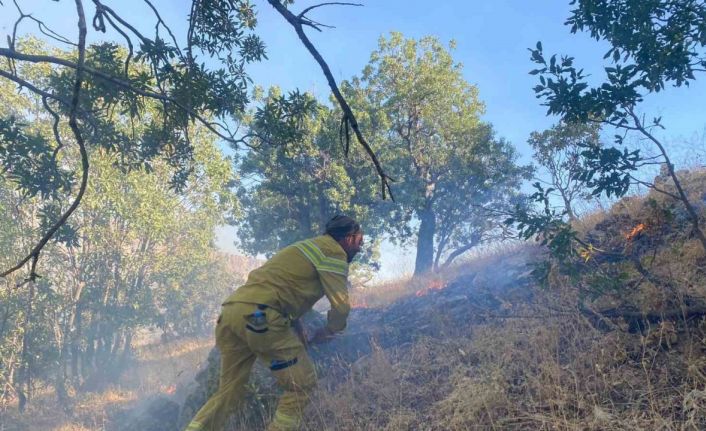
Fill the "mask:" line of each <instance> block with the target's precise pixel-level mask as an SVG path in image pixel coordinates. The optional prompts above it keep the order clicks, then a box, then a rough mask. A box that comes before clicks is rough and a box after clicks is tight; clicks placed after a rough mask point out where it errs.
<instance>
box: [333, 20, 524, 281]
mask: <svg viewBox="0 0 706 431" xmlns="http://www.w3.org/2000/svg"><path fill="white" fill-rule="evenodd" d="M449 48H450V49H453V43H452V44H451V46H450V47H449ZM344 88H346V89H347V91H348V92H350V94H351V96H350V98H351V100H354V101H355V103H354V105H355V106H359V107H360V109H361V110H363V111H367V114H366V118H370V120H369V121H370V123H371V125H370V127H368V130H371V131H374V133H375V134H376V135H375V136H376V140H377V141H378V142H380V147H379V148H376V150H377V151H378V153H379V154H380V156H381V159H382V160H383V161H384V163H386V165H387V166H388V167H389V169H390V172H391V173H392V176H393V177H394V178H395V179H396V180H398V181H399V185H398V187H397V203H398V205H396V206H394V207H393V208H392V212H393V215H392V217H390V216H389V215H388V219H390V220H392V223H393V225H394V229H395V230H396V232H397V236H398V238H400V239H405V238H407V237H408V236H409V232H410V228H411V227H412V226H416V240H417V255H416V263H415V274H421V273H424V272H427V271H429V270H431V269H432V268H433V267H439V265H443V264H448V263H450V262H451V261H452V260H453V259H455V258H456V257H457V256H459V255H461V254H462V253H464V252H465V251H467V250H470V249H471V248H473V247H475V246H477V245H479V244H481V242H482V241H484V240H486V239H489V237H490V236H491V235H494V234H496V233H498V232H497V227H498V224H497V223H496V222H495V221H494V217H493V216H492V213H493V212H494V211H497V210H499V209H500V207H502V206H504V205H506V204H507V203H508V202H510V201H511V197H512V195H513V194H514V193H515V192H516V191H517V188H518V187H519V183H520V181H521V180H522V178H523V177H524V176H526V174H528V172H529V169H528V168H527V167H520V166H517V164H516V159H517V154H516V152H515V149H514V148H513V147H512V146H511V145H510V144H508V143H507V142H506V141H504V140H503V139H498V138H497V137H496V136H495V134H494V132H493V130H492V127H491V126H490V125H488V124H485V123H483V122H482V121H481V119H480V116H481V114H482V113H483V109H484V108H483V104H482V102H481V101H480V100H479V98H478V89H477V88H476V87H475V86H473V85H470V84H469V83H468V82H466V80H465V79H464V77H463V75H462V67H461V65H460V64H457V63H455V62H454V60H453V58H452V56H451V53H450V50H449V49H447V48H445V47H444V46H443V45H442V44H441V43H440V42H439V41H438V40H437V39H435V38H433V37H425V38H422V39H420V40H414V39H405V38H404V37H403V35H401V34H399V33H393V34H392V35H391V36H390V37H389V38H382V39H381V40H380V46H379V48H378V50H377V51H375V52H374V53H373V54H372V56H371V59H370V63H369V65H368V66H367V67H366V68H365V70H364V72H363V75H362V76H361V77H360V78H356V79H354V80H353V81H352V82H351V83H350V84H347V85H346V86H345V87H344ZM489 209H492V210H494V211H488V210H489ZM414 220H416V223H415V221H414ZM443 258H445V259H443Z"/></svg>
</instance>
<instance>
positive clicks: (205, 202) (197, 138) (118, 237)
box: [0, 69, 240, 396]
mask: <svg viewBox="0 0 706 431" xmlns="http://www.w3.org/2000/svg"><path fill="white" fill-rule="evenodd" d="M27 71H28V72H33V73H35V72H36V73H38V74H40V76H41V73H42V71H41V70H36V69H34V70H27ZM0 97H1V98H2V99H3V100H7V99H11V98H12V97H13V94H12V93H11V92H9V93H6V92H2V93H0ZM13 102H14V101H13ZM19 102H20V103H18V105H17V106H18V107H21V108H22V109H16V110H15V113H14V114H15V115H19V114H24V115H25V116H26V117H25V118H18V119H17V121H16V122H17V124H21V123H25V124H27V126H25V128H24V129H23V131H22V133H26V134H28V136H30V135H29V134H32V136H38V137H39V138H36V139H38V140H41V139H40V138H42V137H44V136H47V135H49V134H51V133H53V131H52V124H53V119H52V117H51V116H47V115H35V112H41V111H38V110H40V109H41V105H40V104H41V102H40V101H38V100H36V99H33V98H31V97H23V98H21V99H20V100H19ZM146 112H148V113H149V115H152V114H153V113H154V112H155V111H146ZM27 118H33V119H34V121H32V122H29V121H27ZM115 118H116V119H117V120H120V121H116V122H114V123H112V127H114V128H115V134H116V135H121V136H133V137H134V138H135V139H134V140H135V142H141V141H144V140H146V139H147V140H148V139H149V135H150V134H151V133H152V132H153V130H154V129H152V128H150V127H149V125H148V126H145V125H144V124H143V123H137V124H134V123H132V122H131V121H129V118H128V117H125V116H117V115H116V117H115ZM106 124H107V123H106ZM10 130H12V129H10ZM57 132H58V133H60V134H62V135H64V136H65V135H66V129H65V124H63V122H62V123H61V124H59V126H58V127H57ZM18 136H20V135H18ZM105 138H106V139H108V140H109V139H110V136H106V137H105ZM22 139H24V138H22ZM22 139H19V141H20V143H21V142H22ZM27 139H28V140H29V139H30V138H27ZM42 142H52V141H49V140H44V141H42ZM190 145H191V148H192V149H193V151H192V154H191V156H190V162H189V165H190V167H189V171H190V175H189V176H188V177H187V178H185V179H184V183H183V186H182V187H181V189H180V191H179V192H177V191H175V190H174V188H173V187H172V183H173V181H172V179H173V175H174V173H175V171H178V170H179V167H175V166H173V165H172V164H171V163H170V162H169V161H165V160H163V159H159V158H157V159H155V160H153V161H151V162H150V164H149V169H136V168H130V167H128V168H126V163H124V162H125V160H126V158H127V157H129V154H126V153H125V152H116V151H113V150H111V149H110V148H108V146H109V145H106V144H101V145H96V146H91V147H90V148H89V151H90V157H91V162H92V164H91V176H90V177H89V183H88V190H87V193H86V195H85V199H84V201H83V203H82V205H81V206H80V207H79V209H78V210H77V212H76V213H74V218H73V223H72V225H71V229H72V231H71V232H70V235H69V234H64V233H63V231H60V232H59V237H58V238H59V239H62V240H63V241H62V243H53V244H50V245H49V246H48V247H47V248H46V249H45V250H44V251H43V253H42V256H43V258H44V259H45V260H46V262H47V267H46V270H45V271H44V273H43V274H42V276H43V277H42V278H41V279H40V280H39V282H37V283H35V284H34V285H33V286H32V287H31V289H26V288H25V289H3V296H2V307H0V351H2V352H3V356H2V359H0V369H2V372H3V375H4V376H5V377H7V378H9V376H10V375H13V371H14V378H13V381H12V383H13V384H14V385H15V388H16V389H20V390H25V388H24V385H25V384H27V383H29V382H30V381H31V380H32V379H41V380H43V381H44V382H51V383H52V384H54V385H56V386H57V389H58V388H61V387H63V386H64V385H65V384H70V385H76V386H78V385H83V387H84V388H91V387H95V385H98V384H100V382H101V381H103V380H104V379H109V378H110V376H108V375H106V373H105V369H107V368H109V367H114V366H117V368H114V369H116V370H119V369H120V368H119V367H120V366H124V365H125V364H126V360H127V359H129V357H130V348H131V347H130V346H131V340H132V337H133V334H135V332H136V331H137V330H138V329H142V328H156V327H159V328H161V329H162V330H163V331H164V332H165V333H169V334H172V335H187V334H195V333H203V332H204V331H205V330H206V329H207V328H210V325H211V323H212V321H213V318H214V316H215V315H216V314H217V307H218V305H219V301H220V298H222V297H223V296H225V295H226V293H227V292H228V291H229V290H230V289H232V286H233V285H234V284H235V283H236V280H234V278H233V276H232V275H231V273H230V270H229V269H228V268H227V267H226V266H225V264H224V263H223V262H222V257H221V256H220V255H219V254H218V253H217V252H216V251H215V247H214V229H215V227H216V226H217V225H220V224H223V223H224V222H225V221H226V220H232V219H233V218H235V217H237V216H238V214H239V211H240V207H239V204H238V201H237V197H236V196H235V194H234V193H233V191H232V190H231V185H232V183H233V181H234V178H235V175H234V172H233V166H232V160H230V159H228V158H225V157H224V156H223V155H222V153H221V151H220V150H219V148H218V147H217V146H216V144H215V142H214V140H213V137H212V135H211V134H209V133H208V132H207V131H206V130H205V129H203V128H200V127H194V128H193V130H192V133H191V136H190ZM54 149H55V148H54ZM8 154H10V153H8ZM57 154H58V155H57V158H59V159H61V160H62V163H61V166H65V167H67V168H70V167H71V163H70V161H71V160H74V157H75V156H76V148H75V147H73V146H69V147H66V148H62V149H61V150H60V151H59V152H58V153H57ZM13 166H17V165H16V164H15V165H13ZM30 166H32V167H34V166H33V165H30ZM8 172H10V170H8ZM38 174H41V173H38ZM15 184H16V183H14V182H13V181H12V180H11V179H10V178H7V179H5V178H4V177H0V245H1V246H3V250H4V251H5V252H6V253H3V256H2V258H1V259H0V263H2V264H3V266H9V265H10V264H12V263H13V261H14V259H16V258H17V256H18V255H20V254H22V253H25V252H26V248H27V247H28V244H31V242H32V241H34V240H35V237H36V236H37V235H38V231H39V233H41V232H43V230H44V229H45V226H43V224H45V223H46V222H48V221H49V220H52V221H53V220H56V217H57V214H58V212H59V211H60V209H58V208H55V207H54V205H57V204H58V202H57V201H53V200H44V199H42V196H41V193H37V194H36V195H35V196H32V195H26V194H22V193H20V192H22V191H23V190H22V189H20V190H13V188H14V186H15ZM50 211H53V213H48V212H50ZM64 228H65V229H69V228H68V227H67V226H65V227H64ZM15 281H16V280H8V283H9V282H13V283H14V282H15ZM30 303H31V305H32V308H31V314H30V315H28V314H27V312H28V310H29V305H28V304H30ZM27 319H28V320H27ZM26 322H29V323H26ZM25 333H27V334H29V335H28V336H27V337H24V336H23V335H24V334H25ZM23 346H25V347H26V349H27V351H28V352H29V353H28V356H27V357H22V356H19V355H20V352H21V351H22V349H23ZM5 353H7V355H5ZM26 366H30V368H29V369H31V374H21V373H18V372H17V371H18V370H22V369H24V368H25V367H26ZM1 395H2V394H0V396H1Z"/></svg>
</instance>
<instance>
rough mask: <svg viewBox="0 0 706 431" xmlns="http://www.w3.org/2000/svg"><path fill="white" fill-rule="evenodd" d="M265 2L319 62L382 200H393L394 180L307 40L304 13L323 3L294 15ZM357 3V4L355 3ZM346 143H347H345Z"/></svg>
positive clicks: (275, 2) (277, 4) (275, 3)
mask: <svg viewBox="0 0 706 431" xmlns="http://www.w3.org/2000/svg"><path fill="white" fill-rule="evenodd" d="M267 2H268V3H269V4H270V5H272V7H274V8H275V10H276V11H277V12H279V14H280V15H282V17H284V19H286V20H287V22H288V23H289V24H291V25H292V27H294V30H295V31H296V33H297V36H299V40H301V41H302V43H303V44H304V46H305V47H306V49H307V50H308V51H309V53H310V54H311V55H312V56H313V57H314V59H315V60H316V62H317V63H318V64H319V66H320V67H321V70H322V71H323V72H324V75H325V76H326V80H327V81H328V85H329V87H330V88H331V92H332V93H333V95H334V97H335V98H336V101H337V102H338V104H339V105H340V106H341V110H342V111H343V122H345V124H346V125H349V126H350V128H351V129H353V133H355V136H356V138H357V139H358V143H359V144H360V145H361V146H362V147H363V149H365V152H366V153H367V154H368V156H369V157H370V160H371V161H372V162H373V165H374V166H375V170H376V171H377V174H378V176H379V177H380V182H381V189H382V198H383V200H384V199H385V198H386V195H387V193H390V199H392V200H394V199H395V198H394V195H393V194H392V189H391V188H390V182H393V181H394V180H393V179H392V178H390V177H389V176H388V175H387V174H386V173H385V171H384V170H383V168H382V165H381V164H380V161H379V160H378V158H377V156H376V155H375V152H374V151H373V150H372V148H370V145H369V144H368V142H367V140H366V139H365V136H363V133H362V132H361V131H360V127H359V126H358V120H357V119H356V117H355V114H353V110H352V109H351V107H350V106H349V105H348V102H347V101H346V99H345V98H344V97H343V94H341V91H340V90H339V88H338V84H337V83H336V80H335V79H334V77H333V74H332V73H331V69H330V68H329V66H328V64H327V63H326V61H325V60H324V59H323V57H322V56H321V54H320V53H319V51H318V50H317V49H316V47H314V44H313V43H311V40H309V37H308V36H307V35H306V33H305V32H304V25H310V23H309V22H308V21H307V20H306V17H304V14H305V13H306V12H307V11H309V10H311V9H313V8H315V7H320V6H324V5H325V3H323V4H320V5H315V6H312V7H310V8H308V10H307V9H305V10H304V12H302V13H301V14H299V15H294V14H293V13H292V12H291V11H290V10H289V9H287V8H286V7H285V6H284V5H283V4H282V3H281V2H280V1H279V0H267ZM329 4H344V3H337V2H336V3H329ZM355 5H357V4H355ZM357 6H359V5H357ZM346 145H347V144H346Z"/></svg>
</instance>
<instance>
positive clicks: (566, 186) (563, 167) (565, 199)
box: [528, 123, 600, 221]
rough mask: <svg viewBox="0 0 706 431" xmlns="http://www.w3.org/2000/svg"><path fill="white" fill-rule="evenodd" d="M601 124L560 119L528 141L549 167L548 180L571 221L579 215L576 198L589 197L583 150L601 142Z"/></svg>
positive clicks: (540, 162)
mask: <svg viewBox="0 0 706 431" xmlns="http://www.w3.org/2000/svg"><path fill="white" fill-rule="evenodd" d="M599 130H600V129H599V126H598V125H597V124H569V123H559V124H557V125H555V126H552V128H551V129H549V130H545V131H543V132H532V134H531V135H530V138H529V140H528V143H529V144H530V146H531V147H532V149H533V150H534V155H533V157H534V159H535V160H536V161H537V163H538V164H539V165H540V166H541V167H542V168H544V169H545V170H546V173H547V174H548V175H549V179H548V180H547V181H544V182H545V183H546V184H547V185H548V186H549V187H551V188H553V189H554V192H555V193H553V194H554V195H558V197H559V199H561V202H562V203H563V205H564V210H565V211H566V215H567V216H568V217H569V220H570V221H573V220H575V219H576V208H575V205H576V202H577V201H578V200H580V199H584V198H585V197H586V191H585V190H586V189H585V185H584V183H583V182H582V181H580V180H579V179H578V176H579V175H580V172H581V169H582V168H583V166H582V164H581V152H583V151H584V149H586V148H591V147H596V146H598V145H600V144H599Z"/></svg>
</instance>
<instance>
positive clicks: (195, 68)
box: [0, 0, 389, 281]
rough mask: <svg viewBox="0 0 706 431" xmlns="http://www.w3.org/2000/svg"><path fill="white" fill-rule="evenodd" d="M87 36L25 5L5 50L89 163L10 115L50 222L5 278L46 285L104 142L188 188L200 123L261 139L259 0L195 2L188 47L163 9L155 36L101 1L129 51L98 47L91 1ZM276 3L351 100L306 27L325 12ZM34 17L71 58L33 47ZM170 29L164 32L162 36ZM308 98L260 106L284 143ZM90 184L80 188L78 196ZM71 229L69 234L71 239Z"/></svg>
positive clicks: (235, 138)
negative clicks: (40, 278)
mask: <svg viewBox="0 0 706 431" xmlns="http://www.w3.org/2000/svg"><path fill="white" fill-rule="evenodd" d="M74 3H75V10H76V18H77V22H78V24H77V33H78V37H77V38H76V39H75V40H73V39H71V38H68V37H66V36H63V35H60V34H58V33H56V32H54V31H53V30H51V28H50V26H48V25H47V24H46V23H45V22H43V21H41V20H39V19H37V18H35V17H34V16H32V15H31V14H28V13H26V12H25V11H23V10H22V9H21V8H20V6H19V4H18V3H17V2H13V4H12V5H9V4H7V5H5V4H2V5H0V7H3V8H11V7H13V6H14V9H15V13H16V14H17V17H18V18H17V21H16V25H15V26H14V30H13V33H12V35H11V36H9V38H8V47H7V48H0V57H3V58H4V59H6V60H7V63H6V66H5V63H3V64H4V66H3V68H0V77H2V78H3V79H5V80H9V81H10V82H13V83H15V84H16V85H17V86H18V88H19V89H21V90H22V91H24V92H27V93H31V94H34V95H37V96H39V97H41V98H42V101H43V106H44V109H45V111H46V113H47V114H48V115H51V116H52V117H53V119H54V124H55V129H57V128H58V125H59V124H60V123H61V122H62V121H64V122H68V125H69V128H70V131H71V136H72V141H73V142H72V144H73V145H75V146H76V148H77V149H78V153H77V155H76V156H75V157H76V159H77V160H79V161H80V164H79V165H78V166H73V167H72V168H73V169H68V168H66V166H65V164H63V163H60V162H59V157H58V154H60V153H62V152H64V150H65V149H66V148H67V146H66V145H64V143H65V139H63V137H62V136H61V135H60V134H58V133H55V134H54V136H53V137H52V138H46V137H41V136H38V135H34V134H31V133H28V131H27V130H26V129H27V128H26V125H24V124H21V123H18V122H17V121H16V119H15V118H14V117H12V116H10V117H3V118H0V166H2V172H3V175H6V174H7V175H8V176H9V178H10V179H11V180H12V181H13V182H14V183H15V184H16V186H17V187H18V188H20V189H21V190H22V191H23V193H25V194H27V195H40V196H41V197H42V199H43V200H44V202H45V205H46V208H43V213H45V214H47V217H46V221H47V223H46V226H45V229H44V230H43V233H42V234H41V236H40V239H39V240H38V241H37V242H36V243H35V245H34V246H33V247H31V249H30V251H29V252H27V253H25V255H24V257H22V258H20V259H19V262H17V264H16V265H14V266H12V267H10V268H9V269H7V270H5V271H3V272H2V273H0V275H1V276H6V275H8V274H10V273H12V272H14V271H17V270H18V269H20V268H22V267H24V266H25V265H27V264H29V275H28V277H27V280H29V281H34V280H35V279H36V278H37V273H36V266H37V262H38V260H39V255H40V253H41V251H42V249H43V248H44V247H45V246H46V244H47V243H48V242H49V241H50V240H51V239H57V238H60V239H64V240H70V238H71V236H72V232H71V227H70V226H68V225H67V221H68V219H69V217H70V216H71V214H72V213H73V212H74V211H76V209H77V208H78V206H79V205H80V202H81V200H82V199H83V196H84V194H85V192H86V187H87V184H88V178H89V165H90V163H89V149H90V148H91V147H92V146H100V145H104V146H105V147H106V148H108V149H109V150H111V151H114V152H116V153H117V154H119V155H120V156H121V157H120V158H119V159H120V163H123V165H124V167H125V168H126V169H127V168H135V167H149V165H150V164H151V163H152V162H153V161H154V160H157V159H163V160H166V161H167V162H168V163H169V164H170V165H171V166H172V167H174V168H175V170H174V175H173V181H172V185H173V186H174V187H175V188H177V189H179V188H180V187H182V186H183V184H184V182H185V180H186V178H187V177H188V174H189V172H190V171H191V169H192V166H191V161H192V153H193V146H192V139H191V138H192V133H193V128H194V126H195V124H199V125H200V126H201V127H203V128H206V129H208V130H209V131H211V132H212V133H214V134H215V135H216V136H218V137H220V138H221V139H223V140H225V141H226V142H229V143H230V144H232V145H235V146H247V145H249V141H250V139H251V138H252V137H253V135H252V134H251V133H248V132H245V133H243V132H242V131H241V130H239V129H238V128H237V126H238V125H240V120H241V118H242V116H243V114H244V112H245V109H246V107H247V105H248V102H249V100H248V97H247V95H248V86H249V83H250V80H249V77H248V75H247V73H246V72H245V67H246V66H247V65H248V64H249V63H252V62H254V61H258V60H260V59H262V58H264V56H265V50H264V45H263V43H262V42H261V40H260V39H259V38H258V37H257V35H256V34H255V33H254V29H255V26H256V23H257V20H256V15H255V10H254V8H253V6H252V5H251V4H250V3H249V2H248V1H247V0H194V1H193V2H192V3H191V10H190V15H189V22H188V29H187V33H186V37H185V41H184V42H182V43H181V44H180V43H179V42H178V41H177V37H176V35H175V34H174V32H173V31H172V30H171V28H170V27H169V25H168V24H167V23H166V22H165V21H164V20H163V19H162V17H161V15H160V13H159V9H158V8H157V7H155V6H154V5H153V3H152V2H151V1H149V0H145V1H144V3H145V5H146V6H145V7H147V8H149V10H150V11H151V13H153V15H154V21H155V26H154V34H153V35H152V36H149V35H146V34H145V33H144V32H142V31H141V30H140V29H138V28H136V27H135V26H134V25H133V24H131V23H130V21H129V20H128V19H126V18H124V17H123V16H122V15H121V14H119V13H118V12H117V11H116V10H114V9H112V8H111V7H109V6H108V5H106V4H105V3H103V2H102V1H100V0H92V3H93V10H88V12H89V13H91V14H92V15H93V19H92V30H93V31H94V32H95V33H106V32H108V31H110V32H112V33H113V34H114V35H116V37H118V38H121V39H122V40H124V42H125V50H121V49H119V47H118V45H117V44H115V43H108V42H104V43H99V44H95V45H91V46H88V45H87V42H86V40H87V37H88V32H89V27H88V25H87V19H86V16H87V10H86V8H85V7H84V2H83V1H82V0H75V1H74ZM268 3H269V4H270V5H271V6H273V7H274V8H275V10H276V11H277V12H278V13H279V14H280V15H281V16H282V17H283V18H285V19H286V21H287V22H288V23H290V24H291V25H292V26H293V27H294V28H295V29H296V31H297V34H298V36H299V38H300V39H301V40H302V42H303V43H304V44H305V46H306V47H307V49H308V50H309V51H310V52H311V53H312V55H313V56H314V58H315V59H316V61H317V62H318V63H319V64H320V66H321V67H322V70H323V71H324V73H325V74H326V76H327V79H328V81H329V85H330V86H331V87H332V91H333V92H334V93H335V94H338V96H340V92H339V91H338V89H337V85H336V82H335V80H333V77H332V75H331V73H330V70H329V68H328V65H327V64H326V63H325V61H324V60H323V58H322V57H321V56H320V55H319V53H318V52H317V51H316V49H315V48H314V46H313V45H312V44H311V42H310V41H309V40H308V38H307V36H306V34H305V33H304V31H303V26H305V25H306V26H309V27H313V28H316V29H317V30H320V28H319V25H317V24H316V23H315V21H312V20H311V19H309V18H308V17H307V13H310V12H311V11H312V10H313V9H314V8H316V7H319V6H323V5H318V6H314V7H309V8H307V9H305V10H304V11H303V12H301V13H300V14H299V15H294V14H293V13H292V12H291V11H290V10H289V9H287V8H286V5H287V4H289V3H291V1H289V0H284V1H283V2H280V1H279V0H268ZM25 20H27V21H32V22H34V23H35V24H37V28H38V30H39V31H40V32H42V33H43V35H44V36H45V37H47V38H49V39H51V40H52V41H53V42H54V43H57V44H59V45H61V46H68V47H69V51H60V50H53V52H50V53H31V52H27V51H25V50H24V49H23V47H22V44H21V41H20V40H19V39H18V38H17V28H18V26H19V24H20V23H21V22H22V21H25ZM160 32H161V33H160ZM26 64H40V65H43V66H46V67H48V68H50V69H51V71H52V73H51V75H50V76H49V77H48V79H44V80H37V79H35V77H34V76H31V75H28V74H25V73H23V65H26ZM338 96H337V101H338V102H339V104H340V105H341V107H342V110H343V112H344V114H345V115H344V117H343V124H345V125H346V128H352V129H353V130H354V132H355V135H356V138H357V141H358V142H359V143H360V144H361V146H362V147H363V148H365V149H366V151H367V153H368V155H369V156H370V157H371V160H372V161H373V163H374V166H375V167H376V170H377V173H378V175H379V176H380V178H381V186H382V190H383V198H384V197H385V192H386V191H387V190H388V189H389V184H388V178H387V176H386V175H385V174H384V172H383V170H382V167H381V166H380V164H379V163H378V162H377V159H376V158H375V155H374V153H373V152H372V151H371V150H370V147H369V146H368V144H367V142H366V141H365V138H364V137H363V135H362V133H361V131H360V129H359V128H358V125H357V120H356V118H355V116H354V115H353V113H352V112H351V110H350V108H349V107H348V105H347V103H346V101H345V99H343V98H342V97H338ZM299 100H301V98H300V97H299V94H298V93H294V94H293V97H292V98H290V99H285V98H282V99H278V100H275V101H274V104H273V105H272V106H265V107H260V115H259V116H258V118H260V119H262V120H263V121H270V122H272V121H274V120H279V122H280V123H281V124H283V125H284V126H283V127H281V128H278V129H279V130H282V131H284V133H283V134H281V135H279V136H276V137H275V138H276V140H277V141H278V142H280V143H284V142H290V141H295V140H296V136H297V131H296V130H291V129H289V128H287V127H286V125H287V124H291V122H290V120H291V118H294V117H297V116H298V115H300V114H301V112H302V110H303V109H304V108H303V107H302V106H300V105H299V104H298V103H297V102H298V101H299ZM153 102H154V103H156V106H158V109H157V111H156V112H154V113H153V114H154V115H151V116H148V115H146V112H145V110H144V107H145V106H146V105H147V104H149V103H153ZM116 113H120V114H122V115H126V116H127V117H128V119H129V121H130V122H140V121H143V122H147V123H148V124H149V126H148V128H149V130H150V132H149V133H146V134H145V135H144V139H143V140H141V141H139V142H136V141H135V140H134V139H132V138H133V136H132V135H131V133H129V132H125V131H119V130H120V129H119V128H117V127H116V125H115V121H117V120H116V118H115V115H116ZM75 183H78V187H77V189H78V190H75V189H76V187H75ZM60 230H61V232H60Z"/></svg>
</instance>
